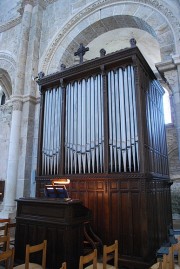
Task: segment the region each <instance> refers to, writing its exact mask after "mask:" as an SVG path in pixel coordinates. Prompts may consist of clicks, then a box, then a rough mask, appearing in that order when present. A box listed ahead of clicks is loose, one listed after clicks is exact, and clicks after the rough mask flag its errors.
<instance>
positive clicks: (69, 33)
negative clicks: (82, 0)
mask: <svg viewBox="0 0 180 269" xmlns="http://www.w3.org/2000/svg"><path fill="white" fill-rule="evenodd" d="M107 5H108V6H107ZM122 16H123V17H122ZM127 16H128V17H127ZM121 18H126V19H127V18H128V19H129V20H128V27H131V26H133V27H137V28H139V29H142V27H145V28H146V29H145V30H146V31H148V32H151V34H152V35H153V36H154V37H155V38H156V39H157V40H158V42H159V44H160V50H161V57H162V60H167V59H168V57H170V55H171V54H174V53H177V51H176V47H177V46H176V45H177V44H176V43H177V42H179V41H178V40H179V39H178V37H179V33H178V26H179V22H178V21H177V19H176V17H174V15H173V14H172V13H171V12H170V11H169V10H168V9H167V7H164V6H163V5H162V4H160V3H159V1H157V0H156V1H155V0H146V1H145V0H139V1H135V0H134V1H127V2H126V3H125V2H124V1H123V0H120V1H118V2H117V1H116V0H113V1H112V0H111V1H110V0H99V1H96V2H95V3H93V4H90V5H88V6H86V7H85V8H84V9H83V10H81V11H80V12H79V13H78V14H76V15H75V16H74V17H73V18H72V19H71V20H70V21H69V22H68V23H67V24H66V25H64V27H63V28H62V29H61V31H60V32H58V33H57V34H56V36H55V37H54V39H53V41H52V43H51V44H50V45H49V47H48V49H47V50H46V52H45V53H44V55H43V57H42V58H41V62H40V70H43V71H44V72H45V74H47V73H50V72H55V71H57V65H58V63H57V57H54V56H55V54H56V56H57V55H58V57H59V59H58V60H61V59H62V58H63V60H64V57H66V56H67V55H68V57H69V49H71V50H72V49H73V51H75V50H76V48H77V47H78V45H79V44H77V41H78V40H79V39H80V38H81V43H82V42H84V43H85V44H86V43H87V42H88V41H89V42H90V41H91V40H92V38H94V37H96V35H97V34H100V33H103V32H105V31H109V30H110V29H109V27H111V25H112V26H113V29H115V27H122V25H123V21H121ZM103 20H104V22H106V25H105V27H104V29H102V28H101V27H100V24H101V22H102V21H103ZM107 22H110V23H109V24H108V23H107ZM95 26H99V28H98V30H99V31H100V33H98V32H97V30H96V29H95ZM96 28H97V27H96ZM111 29H112V28H111ZM89 30H90V35H89ZM82 33H83V34H82ZM92 36H93V37H92ZM55 58H56V60H55ZM69 60H70V59H69Z"/></svg>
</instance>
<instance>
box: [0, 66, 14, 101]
mask: <svg viewBox="0 0 180 269" xmlns="http://www.w3.org/2000/svg"><path fill="white" fill-rule="evenodd" d="M0 86H1V87H2V89H3V92H4V93H5V96H6V99H9V98H10V96H11V95H12V84H11V79H10V76H9V74H8V73H7V71H5V70H4V69H1V68H0Z"/></svg>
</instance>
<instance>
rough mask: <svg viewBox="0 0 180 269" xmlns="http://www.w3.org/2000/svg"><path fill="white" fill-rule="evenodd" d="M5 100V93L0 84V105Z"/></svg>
mask: <svg viewBox="0 0 180 269" xmlns="http://www.w3.org/2000/svg"><path fill="white" fill-rule="evenodd" d="M5 102H6V95H5V93H4V91H3V88H2V87H1V86H0V105H4V104H5Z"/></svg>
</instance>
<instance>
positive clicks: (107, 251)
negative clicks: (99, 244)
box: [98, 240, 118, 269]
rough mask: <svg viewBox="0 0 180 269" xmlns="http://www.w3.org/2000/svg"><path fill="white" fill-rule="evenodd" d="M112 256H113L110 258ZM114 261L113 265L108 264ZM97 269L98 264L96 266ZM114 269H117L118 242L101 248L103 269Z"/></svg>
mask: <svg viewBox="0 0 180 269" xmlns="http://www.w3.org/2000/svg"><path fill="white" fill-rule="evenodd" d="M112 255H113V256H112ZM112 259H114V265H113V266H112V265H109V264H108V262H109V261H110V260H112ZM98 267H99V264H98ZM106 268H108V269H109V268H115V269H118V240H115V242H114V244H112V245H110V246H107V245H104V246H103V269H106Z"/></svg>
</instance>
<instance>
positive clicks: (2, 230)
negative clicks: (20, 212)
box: [0, 223, 7, 236]
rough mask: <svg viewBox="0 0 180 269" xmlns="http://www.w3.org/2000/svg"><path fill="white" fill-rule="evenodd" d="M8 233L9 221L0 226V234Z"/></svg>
mask: <svg viewBox="0 0 180 269" xmlns="http://www.w3.org/2000/svg"><path fill="white" fill-rule="evenodd" d="M3 235H7V223H6V224H4V225H1V226H0V236H3Z"/></svg>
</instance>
